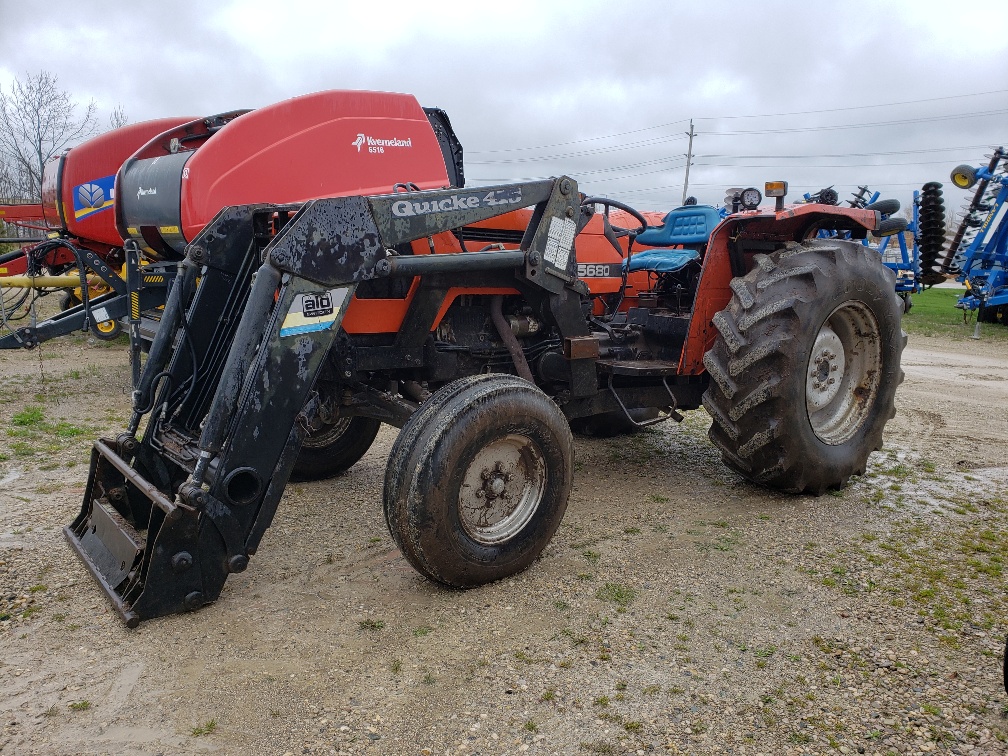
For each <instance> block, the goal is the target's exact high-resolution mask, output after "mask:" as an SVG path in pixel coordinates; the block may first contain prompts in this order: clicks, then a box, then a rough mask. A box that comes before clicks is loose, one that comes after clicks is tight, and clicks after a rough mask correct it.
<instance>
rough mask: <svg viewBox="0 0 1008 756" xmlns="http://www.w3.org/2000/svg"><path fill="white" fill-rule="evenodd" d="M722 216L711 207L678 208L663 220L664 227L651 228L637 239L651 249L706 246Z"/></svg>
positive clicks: (691, 206)
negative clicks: (688, 245)
mask: <svg viewBox="0 0 1008 756" xmlns="http://www.w3.org/2000/svg"><path fill="white" fill-rule="evenodd" d="M720 222H721V215H720V214H719V213H718V211H717V210H715V209H714V208H713V207H711V206H710V205H686V206H685V207H677V208H676V209H675V210H673V211H671V212H670V213H669V214H668V215H666V216H665V217H664V218H662V225H661V226H658V227H654V228H649V229H648V230H647V231H644V232H643V233H642V234H640V235H639V236H638V237H637V242H638V243H639V244H646V245H648V246H649V247H674V246H676V245H677V244H682V245H687V244H690V245H692V244H706V243H707V240H708V239H709V238H710V235H711V232H712V231H713V230H714V227H715V226H717V225H718V224H719V223H720Z"/></svg>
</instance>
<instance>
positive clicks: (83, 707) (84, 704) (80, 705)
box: [70, 698, 91, 711]
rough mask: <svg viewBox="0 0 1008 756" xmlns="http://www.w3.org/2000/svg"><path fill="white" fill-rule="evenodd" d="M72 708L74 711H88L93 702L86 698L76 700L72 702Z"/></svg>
mask: <svg viewBox="0 0 1008 756" xmlns="http://www.w3.org/2000/svg"><path fill="white" fill-rule="evenodd" d="M70 708H71V709H73V710H74V711H87V710H88V709H90V708H91V702H90V701H88V700H87V699H86V698H85V699H84V700H83V701H74V702H73V703H72V704H70Z"/></svg>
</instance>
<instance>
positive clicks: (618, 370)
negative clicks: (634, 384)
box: [595, 360, 679, 378]
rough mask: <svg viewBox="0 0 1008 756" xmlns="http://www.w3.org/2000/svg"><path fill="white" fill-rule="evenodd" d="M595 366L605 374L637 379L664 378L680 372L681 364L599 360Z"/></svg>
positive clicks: (655, 361) (666, 361)
mask: <svg viewBox="0 0 1008 756" xmlns="http://www.w3.org/2000/svg"><path fill="white" fill-rule="evenodd" d="M595 364H596V365H598V369H599V370H600V371H601V372H603V373H607V374H609V375H627V376H634V377H636V378H664V377H667V376H673V375H677V374H678V372H679V363H678V362H671V361H669V360H599V361H598V362H597V363H595Z"/></svg>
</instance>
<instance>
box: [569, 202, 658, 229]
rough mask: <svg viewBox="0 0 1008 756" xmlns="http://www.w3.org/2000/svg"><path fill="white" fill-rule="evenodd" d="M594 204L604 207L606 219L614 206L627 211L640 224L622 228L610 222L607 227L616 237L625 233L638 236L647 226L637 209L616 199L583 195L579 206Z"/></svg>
mask: <svg viewBox="0 0 1008 756" xmlns="http://www.w3.org/2000/svg"><path fill="white" fill-rule="evenodd" d="M594 205H602V207H604V208H605V217H606V219H607V220H608V218H609V210H610V209H612V208H614V207H615V208H616V209H617V210H622V211H623V212H625V213H629V214H630V215H632V216H633V218H634V220H637V221H639V222H640V226H638V227H637V228H623V227H622V226H613V225H612V224H611V223H610V224H609V227H610V228H612V230H613V232H614V233H615V234H616V237H617V238H619V237H621V236H626V235H627V234H633V235H634V236H638V235H640V234H642V233H643V232H644V231H645V230H646V229H647V227H648V222H647V220H646V219H645V218H644V216H643V215H641V214H640V212H639V211H637V210H634V209H633V208H632V207H630V205H625V204H623V203H622V202H617V201H616V200H614V199H609V198H608V197H585V198H584V199H583V200H581V207H590V206H594Z"/></svg>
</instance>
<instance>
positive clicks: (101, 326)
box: [95, 320, 116, 333]
mask: <svg viewBox="0 0 1008 756" xmlns="http://www.w3.org/2000/svg"><path fill="white" fill-rule="evenodd" d="M95 328H97V329H98V332H99V333H112V332H114V331H115V329H116V322H115V321H114V320H103V321H101V322H100V323H95Z"/></svg>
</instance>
